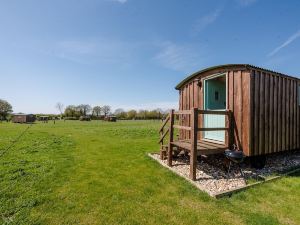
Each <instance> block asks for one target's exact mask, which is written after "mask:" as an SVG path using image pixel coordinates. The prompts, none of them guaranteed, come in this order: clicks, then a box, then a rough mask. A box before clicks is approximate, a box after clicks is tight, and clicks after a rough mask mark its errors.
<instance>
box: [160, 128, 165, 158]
mask: <svg viewBox="0 0 300 225" xmlns="http://www.w3.org/2000/svg"><path fill="white" fill-rule="evenodd" d="M164 130H165V129H164V127H163V128H162V130H161V131H160V132H159V134H160V138H161V137H162V136H163V134H164ZM163 146H164V139H163V140H162V141H161V142H160V159H161V160H163V159H164V156H163Z"/></svg>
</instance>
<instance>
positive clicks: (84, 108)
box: [78, 104, 92, 116]
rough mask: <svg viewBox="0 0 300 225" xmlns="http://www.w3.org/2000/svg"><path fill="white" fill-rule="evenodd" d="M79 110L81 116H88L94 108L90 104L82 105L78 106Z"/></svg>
mask: <svg viewBox="0 0 300 225" xmlns="http://www.w3.org/2000/svg"><path fill="white" fill-rule="evenodd" d="M78 109H79V112H80V115H81V116H86V115H87V114H88V113H90V112H91V111H92V107H91V106H90V105H88V104H81V105H79V106H78Z"/></svg>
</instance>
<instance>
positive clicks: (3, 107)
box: [0, 99, 12, 120]
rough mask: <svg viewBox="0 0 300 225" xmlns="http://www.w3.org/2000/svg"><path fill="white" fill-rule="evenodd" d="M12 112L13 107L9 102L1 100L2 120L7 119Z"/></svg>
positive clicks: (0, 112)
mask: <svg viewBox="0 0 300 225" xmlns="http://www.w3.org/2000/svg"><path fill="white" fill-rule="evenodd" d="M11 112H12V106H11V104H9V103H8V102H7V101H5V100H2V99H0V116H1V120H3V119H6V117H7V116H8V115H9V114H10V113H11Z"/></svg>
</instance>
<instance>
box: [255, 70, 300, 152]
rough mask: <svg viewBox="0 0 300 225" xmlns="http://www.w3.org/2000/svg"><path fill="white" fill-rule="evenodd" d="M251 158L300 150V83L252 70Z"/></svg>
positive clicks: (296, 80)
mask: <svg viewBox="0 0 300 225" xmlns="http://www.w3.org/2000/svg"><path fill="white" fill-rule="evenodd" d="M250 79H251V84H250V86H251V94H250V96H251V101H250V105H251V120H250V121H251V125H250V126H251V132H250V139H251V141H250V146H251V147H250V155H262V154H270V153H275V152H280V151H288V150H294V149H300V133H299V127H300V121H299V119H300V118H299V117H300V115H299V111H300V106H299V93H298V86H299V84H300V82H299V80H298V79H296V78H291V77H287V76H281V75H279V74H276V73H271V72H268V71H264V70H252V71H251V78H250Z"/></svg>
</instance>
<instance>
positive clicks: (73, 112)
mask: <svg viewBox="0 0 300 225" xmlns="http://www.w3.org/2000/svg"><path fill="white" fill-rule="evenodd" d="M64 114H65V116H66V117H77V116H78V115H77V107H76V106H75V105H68V106H67V107H66V109H65V113H64Z"/></svg>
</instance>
